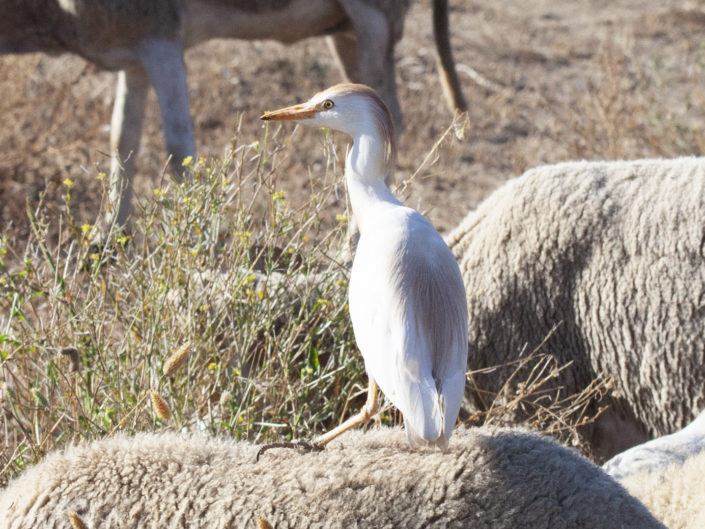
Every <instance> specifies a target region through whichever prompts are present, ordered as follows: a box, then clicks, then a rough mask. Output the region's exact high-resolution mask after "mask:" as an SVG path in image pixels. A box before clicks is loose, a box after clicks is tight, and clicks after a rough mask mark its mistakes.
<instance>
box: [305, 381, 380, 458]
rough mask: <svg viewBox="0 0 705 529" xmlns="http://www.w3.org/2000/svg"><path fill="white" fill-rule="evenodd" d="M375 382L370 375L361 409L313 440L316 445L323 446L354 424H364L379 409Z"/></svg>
mask: <svg viewBox="0 0 705 529" xmlns="http://www.w3.org/2000/svg"><path fill="white" fill-rule="evenodd" d="M378 393H379V392H378V388H377V383H376V382H375V381H374V379H373V378H372V377H370V382H369V384H368V386H367V401H366V402H365V405H364V406H363V407H362V409H361V410H360V411H359V412H358V413H357V414H355V415H353V416H352V417H350V418H349V419H348V420H347V421H345V422H344V423H343V424H341V425H339V426H336V427H335V428H333V429H332V430H331V431H330V432H328V433H325V434H323V435H321V436H319V437H318V438H317V439H315V440H314V441H313V444H314V445H316V446H325V445H327V444H328V443H330V442H331V441H332V440H333V439H335V438H336V437H338V436H339V435H341V434H343V433H345V432H347V431H348V430H350V429H351V428H354V427H355V426H359V425H360V424H364V423H366V422H368V421H369V420H370V419H371V418H372V417H374V415H375V414H376V413H377V412H378V411H379V394H378Z"/></svg>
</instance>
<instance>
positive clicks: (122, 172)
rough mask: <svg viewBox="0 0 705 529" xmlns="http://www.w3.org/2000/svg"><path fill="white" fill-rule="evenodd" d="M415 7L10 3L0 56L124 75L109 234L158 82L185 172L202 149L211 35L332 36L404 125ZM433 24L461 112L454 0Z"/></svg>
mask: <svg viewBox="0 0 705 529" xmlns="http://www.w3.org/2000/svg"><path fill="white" fill-rule="evenodd" d="M408 7H409V0H392V1H382V0H345V1H342V0H264V1H262V0H150V1H148V2H147V1H142V0H3V1H2V2H0V54H4V53H23V52H45V53H50V54H58V53H65V52H70V53H75V54H78V55H80V56H82V57H84V58H85V59H87V60H89V61H91V62H93V63H95V64H96V65H98V66H99V67H101V68H104V69H108V70H118V71H119V72H120V73H119V75H118V81H117V90H116V96H115V104H114V107H113V115H112V120H111V137H110V151H111V156H112V164H111V197H110V204H111V205H112V207H113V211H112V212H111V213H109V214H108V216H107V218H106V219H104V222H103V226H102V228H103V229H104V230H105V229H106V228H107V227H108V225H109V224H111V223H112V222H114V221H115V222H117V224H119V225H122V224H124V223H125V221H126V219H127V216H128V214H129V211H130V200H131V194H132V176H133V174H134V170H135V153H136V152H137V150H138V147H139V143H140V135H141V129H142V119H143V112H144V105H145V98H146V96H147V91H148V89H149V86H150V85H151V86H152V87H153V88H154V90H155V92H156V94H157V99H158V101H159V107H160V112H161V116H162V127H163V130H164V139H165V143H166V148H167V151H168V152H169V153H170V154H171V155H172V162H173V163H172V166H173V169H174V172H175V173H176V174H177V176H178V175H179V174H180V172H181V170H182V167H181V162H182V161H183V160H184V158H186V157H187V156H189V155H194V154H195V151H196V148H195V142H194V136H193V128H192V124H191V119H190V115H189V101H188V90H187V84H186V71H185V67H184V59H183V53H184V49H185V48H187V47H189V46H193V45H195V44H198V43H199V42H202V41H205V40H208V39H212V38H239V39H276V40H279V41H281V42H285V43H290V42H294V41H297V40H300V39H303V38H306V37H311V36H318V35H330V42H331V47H332V49H333V50H334V51H336V52H337V54H338V57H339V59H340V63H341V65H342V68H343V70H344V72H345V74H346V75H347V77H349V78H350V79H351V80H353V81H360V82H364V83H366V84H369V85H370V86H372V87H374V88H375V89H376V90H378V91H379V93H380V94H381V95H382V97H383V98H384V100H385V101H386V102H387V104H388V105H389V107H390V108H391V110H392V113H393V115H394V118H395V120H396V121H397V124H399V123H400V122H401V111H400V109H399V103H398V100H397V94H396V84H395V83H396V82H395V77H394V46H395V44H396V42H397V41H398V40H399V39H400V38H401V36H402V30H403V23H404V16H405V14H406V11H407V9H408ZM434 24H435V28H436V41H437V49H438V51H439V55H440V59H439V62H440V64H441V68H442V69H443V74H442V80H443V81H444V82H445V83H446V84H444V89H445V87H446V86H448V87H451V88H450V90H446V93H448V94H452V100H451V102H450V103H451V105H452V106H453V108H457V109H460V110H464V109H465V103H464V101H463V98H462V94H461V93H460V88H459V83H458V79H457V75H456V72H455V68H454V66H453V64H454V63H453V60H452V56H451V54H450V45H449V43H448V42H447V41H448V38H449V37H448V6H447V0H434ZM444 39H445V41H444ZM449 68H450V69H449Z"/></svg>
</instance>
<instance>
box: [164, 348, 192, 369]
mask: <svg viewBox="0 0 705 529" xmlns="http://www.w3.org/2000/svg"><path fill="white" fill-rule="evenodd" d="M190 354H191V342H186V343H185V344H183V345H182V346H181V347H179V348H178V349H177V350H176V351H174V354H172V355H171V356H170V357H169V358H167V360H166V362H164V367H163V369H162V371H163V373H164V376H165V377H171V376H174V375H175V374H176V372H177V371H178V370H179V368H180V367H181V366H182V365H183V364H184V362H186V360H188V357H189V355H190Z"/></svg>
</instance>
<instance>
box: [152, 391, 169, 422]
mask: <svg viewBox="0 0 705 529" xmlns="http://www.w3.org/2000/svg"><path fill="white" fill-rule="evenodd" d="M149 396H150V398H151V399H152V406H154V411H156V412H157V417H159V418H160V419H161V420H163V421H168V420H169V419H171V410H169V405H168V404H167V403H166V401H165V400H164V399H163V398H162V397H161V395H160V394H159V393H157V392H156V391H154V390H151V391H150V394H149Z"/></svg>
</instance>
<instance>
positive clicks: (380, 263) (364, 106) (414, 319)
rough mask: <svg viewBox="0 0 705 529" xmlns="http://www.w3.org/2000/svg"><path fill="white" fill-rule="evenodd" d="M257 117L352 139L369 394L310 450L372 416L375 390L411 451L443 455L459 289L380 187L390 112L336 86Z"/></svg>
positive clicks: (357, 292)
mask: <svg viewBox="0 0 705 529" xmlns="http://www.w3.org/2000/svg"><path fill="white" fill-rule="evenodd" d="M261 119H263V120H271V121H284V120H287V121H288V120H295V121H300V122H301V123H304V124H309V125H315V126H323V127H329V128H331V129H334V130H339V131H341V132H345V133H347V134H348V135H350V136H352V139H353V145H352V148H351V149H350V150H349V152H348V155H347V159H346V165H345V179H346V184H347V189H348V194H349V196H350V203H351V206H352V210H353V216H354V220H355V222H356V224H357V226H358V228H359V230H360V239H359V241H358V245H357V250H356V254H355V258H354V260H353V265H352V272H351V276H350V290H349V304H350V317H351V319H352V324H353V330H354V332H355V340H356V341H357V345H358V347H359V348H360V351H361V353H362V356H363V357H364V359H365V369H366V371H367V375H368V377H369V389H368V396H367V402H366V403H365V406H364V408H363V409H362V411H361V412H360V413H358V414H357V415H355V416H353V417H351V418H350V419H348V420H347V421H346V422H344V423H343V424H341V425H340V426H338V427H337V428H335V429H333V430H332V431H330V432H328V433H326V434H324V435H322V436H320V437H319V438H317V439H316V440H315V441H314V443H315V444H316V445H318V446H322V445H325V444H326V443H328V442H329V441H331V440H332V439H333V438H335V437H337V436H338V435H340V434H341V433H343V432H344V431H346V430H348V429H349V428H351V427H353V426H356V425H358V424H361V423H363V422H366V421H368V420H369V419H370V418H371V417H372V416H373V415H374V414H375V413H377V411H378V408H379V405H378V398H377V385H379V388H380V389H381V390H382V391H383V392H384V394H385V395H386V396H387V398H389V400H391V402H392V403H393V404H394V405H395V406H396V407H397V408H398V409H399V410H400V411H401V413H402V415H403V416H404V425H405V428H406V433H407V437H408V439H409V442H410V443H411V444H413V445H437V446H439V447H441V448H445V447H446V446H447V445H448V439H449V438H450V436H451V432H452V430H453V426H454V425H455V421H456V419H457V417H458V413H459V410H460V403H461V401H462V398H463V392H464V387H465V368H466V362H467V350H468V341H467V336H468V330H467V329H468V316H467V306H466V301H465V299H466V298H465V287H464V285H463V280H462V277H461V275H460V270H459V268H458V264H457V262H456V260H455V257H454V256H453V254H452V253H451V251H450V249H449V248H448V246H447V245H446V244H445V242H444V241H443V239H442V238H441V236H440V235H439V234H438V232H437V231H436V230H435V229H434V228H433V226H432V225H431V223H430V222H429V221H428V220H426V218H424V217H423V216H422V215H421V214H420V213H418V212H417V211H415V210H413V209H411V208H408V207H406V206H404V205H403V204H402V203H401V202H400V201H399V200H397V199H396V198H395V197H394V195H393V194H392V192H391V191H390V190H389V188H388V187H387V185H386V184H385V179H386V178H387V177H388V176H391V173H392V171H393V169H394V164H395V161H396V160H395V158H396V143H395V135H394V128H393V124H392V119H391V116H390V113H389V110H388V109H387V107H386V106H385V105H384V103H383V102H382V100H381V99H380V98H379V97H378V96H377V94H376V93H375V92H374V91H373V90H372V89H371V88H368V87H367V86H364V85H359V84H339V85H336V86H333V87H331V88H328V89H327V90H324V91H322V92H320V93H318V94H316V95H315V96H313V97H312V98H311V99H310V100H309V101H307V102H306V103H303V104H300V105H295V106H291V107H287V108H283V109H281V110H275V111H273V112H266V113H265V114H264V115H263V116H262V117H261Z"/></svg>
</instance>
